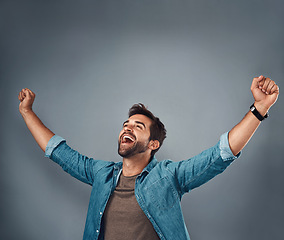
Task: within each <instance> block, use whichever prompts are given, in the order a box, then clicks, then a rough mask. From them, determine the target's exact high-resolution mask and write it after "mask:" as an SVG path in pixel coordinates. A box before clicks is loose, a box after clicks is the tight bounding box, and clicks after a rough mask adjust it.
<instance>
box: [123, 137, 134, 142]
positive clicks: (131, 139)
mask: <svg viewBox="0 0 284 240" xmlns="http://www.w3.org/2000/svg"><path fill="white" fill-rule="evenodd" d="M126 138H127V139H129V140H130V141H132V142H134V140H133V138H131V137H130V136H123V140H125V139H126Z"/></svg>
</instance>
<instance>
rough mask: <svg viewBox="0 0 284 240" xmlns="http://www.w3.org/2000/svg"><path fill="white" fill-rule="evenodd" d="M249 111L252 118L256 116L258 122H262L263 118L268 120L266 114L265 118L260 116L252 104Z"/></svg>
mask: <svg viewBox="0 0 284 240" xmlns="http://www.w3.org/2000/svg"><path fill="white" fill-rule="evenodd" d="M250 110H251V112H252V113H253V115H254V116H256V118H257V119H258V120H259V121H262V120H264V119H265V118H268V116H269V115H268V112H267V113H266V114H265V116H262V115H261V114H260V113H259V111H257V109H256V107H255V106H254V104H252V105H251V106H250Z"/></svg>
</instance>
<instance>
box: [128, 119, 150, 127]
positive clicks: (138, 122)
mask: <svg viewBox="0 0 284 240" xmlns="http://www.w3.org/2000/svg"><path fill="white" fill-rule="evenodd" d="M134 122H135V123H137V124H141V125H143V126H144V128H146V126H145V124H144V123H143V122H140V121H134ZM125 123H129V120H126V121H125V122H124V123H123V126H124V124H125Z"/></svg>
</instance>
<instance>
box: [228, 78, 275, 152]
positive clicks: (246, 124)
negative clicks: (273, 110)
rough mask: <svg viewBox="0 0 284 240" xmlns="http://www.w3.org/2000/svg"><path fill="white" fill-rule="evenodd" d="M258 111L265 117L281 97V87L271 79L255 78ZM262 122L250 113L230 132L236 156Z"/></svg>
mask: <svg viewBox="0 0 284 240" xmlns="http://www.w3.org/2000/svg"><path fill="white" fill-rule="evenodd" d="M251 92H252V94H253V97H254V100H255V102H254V107H255V108H256V111H258V112H259V114H260V115H261V116H260V118H262V117H264V116H265V115H266V113H267V112H268V110H269V109H270V107H271V106H272V105H273V104H274V103H275V102H276V100H277V98H278V95H279V87H278V86H277V84H276V83H275V82H274V81H272V80H271V79H270V78H265V77H264V76H259V77H258V78H254V79H253V81H252V85H251ZM260 122H261V121H260V120H259V119H258V118H257V117H256V116H255V115H254V114H253V113H252V111H249V112H248V113H247V114H246V116H245V117H244V118H243V119H242V120H241V121H240V122H239V123H238V124H237V125H236V126H235V127H233V128H232V130H231V131H230V132H229V136H228V138H229V145H230V148H231V150H232V153H233V154H234V155H235V156H236V155H237V154H238V153H239V152H240V151H241V150H242V149H243V148H244V147H245V145H246V144H247V143H248V141H249V140H250V138H251V137H252V135H253V134H254V132H255V130H256V129H257V128H258V126H259V125H260Z"/></svg>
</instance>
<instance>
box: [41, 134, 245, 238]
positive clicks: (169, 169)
mask: <svg viewBox="0 0 284 240" xmlns="http://www.w3.org/2000/svg"><path fill="white" fill-rule="evenodd" d="M239 155H240V153H239V154H238V155H237V156H234V155H233V153H232V152H231V149H230V147H229V143H228V133H224V134H223V135H222V136H221V137H220V141H219V142H218V143H217V144H216V145H215V146H213V147H211V148H209V149H207V150H205V151H203V152H202V153H200V154H198V155H197V156H195V157H193V158H190V159H188V160H184V161H180V162H174V161H171V160H163V161H161V162H158V161H157V159H156V158H155V157H153V158H152V160H151V161H150V162H149V164H148V165H147V166H146V167H145V168H144V170H143V171H142V172H141V173H140V174H139V175H138V177H137V179H136V183H135V196H136V199H137V202H138V204H139V205H140V207H141V209H142V210H143V211H144V213H145V215H146V216H147V217H148V219H149V220H150V221H151V223H152V224H153V227H154V229H155V230H156V232H157V234H158V236H159V237H160V239H167V240H176V239H181V240H183V239H190V238H189V234H188V231H187V228H186V225H185V222H184V218H183V215H182V210H181V204H180V201H181V197H182V196H183V194H184V193H187V192H190V191H191V190H192V189H194V188H196V187H198V186H200V185H202V184H204V183H206V182H207V181H209V180H210V179H211V178H213V177H214V176H216V175H218V174H220V173H221V172H223V171H224V170H225V169H226V168H227V167H228V166H229V165H230V164H231V162H232V161H233V160H234V159H236V158H237V157H239ZM45 156H46V157H49V158H50V159H52V160H53V161H54V162H56V163H58V164H59V165H60V166H61V167H62V168H63V170H64V171H66V172H68V173H69V174H71V175H72V176H73V177H75V178H77V179H79V180H81V181H82V182H84V183H87V184H90V185H91V186H92V191H91V196H90V202H89V207H88V213H87V219H86V224H85V230H84V236H83V239H85V240H87V239H88V240H89V239H92V240H93V239H103V236H104V233H103V228H102V227H101V223H102V216H103V214H104V210H105V207H106V204H107V201H108V199H109V197H110V195H111V194H112V193H113V191H114V189H115V187H116V185H117V182H118V179H119V175H120V174H121V172H122V162H118V163H115V162H107V161H102V160H95V159H93V158H88V157H86V156H84V155H82V154H80V153H79V152H77V151H75V150H73V149H72V148H70V147H69V146H68V145H67V144H66V141H65V140H64V139H63V138H61V137H59V136H57V135H54V136H53V137H52V138H51V139H50V140H49V142H48V144H47V147H46V151H45Z"/></svg>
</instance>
